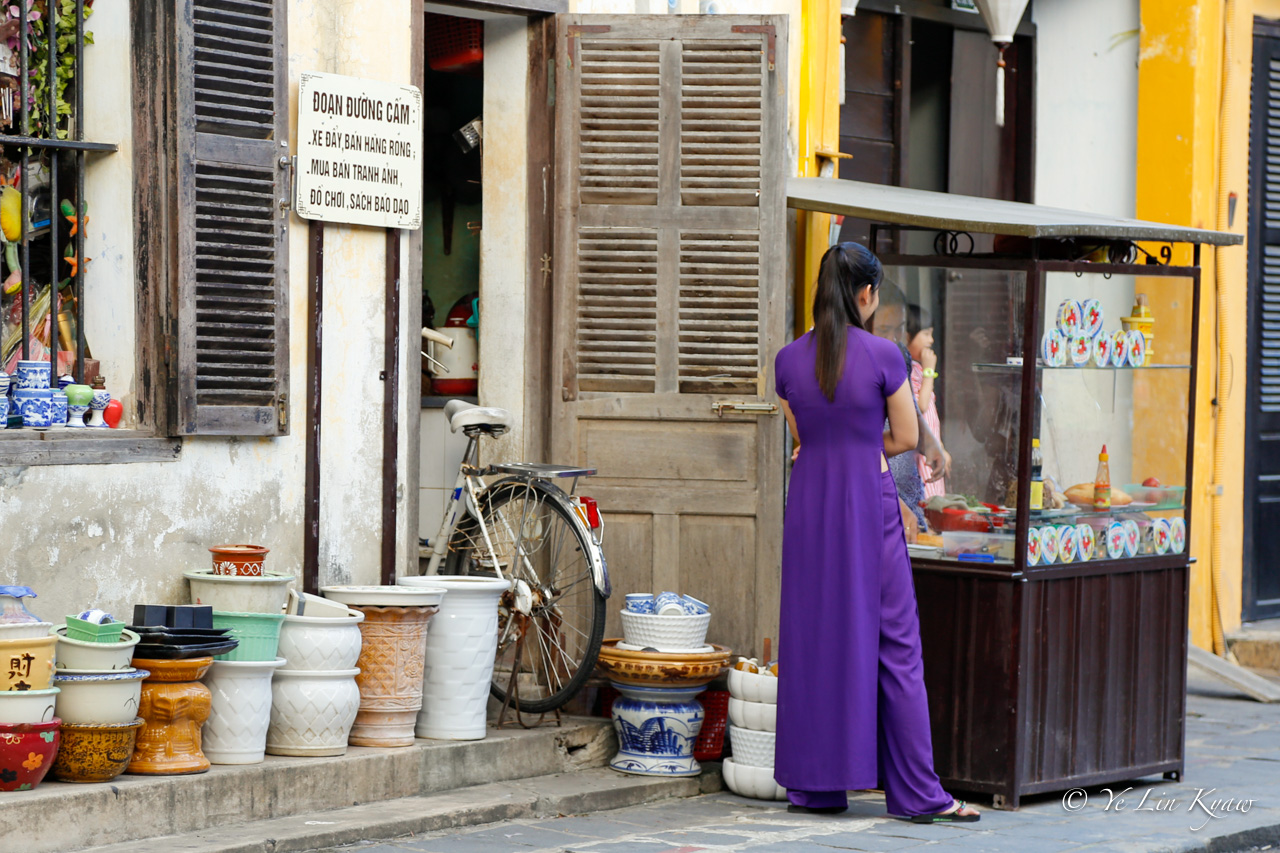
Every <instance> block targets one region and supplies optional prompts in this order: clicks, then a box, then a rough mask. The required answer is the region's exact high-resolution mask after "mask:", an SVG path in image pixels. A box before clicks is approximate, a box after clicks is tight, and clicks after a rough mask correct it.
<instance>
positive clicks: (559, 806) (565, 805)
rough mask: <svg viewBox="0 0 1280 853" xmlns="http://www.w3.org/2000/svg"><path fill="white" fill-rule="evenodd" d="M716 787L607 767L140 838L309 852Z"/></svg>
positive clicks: (119, 851) (121, 851)
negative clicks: (628, 774)
mask: <svg viewBox="0 0 1280 853" xmlns="http://www.w3.org/2000/svg"><path fill="white" fill-rule="evenodd" d="M719 787H720V777H719V773H718V771H717V769H716V766H715V765H712V766H711V767H709V768H708V772H706V773H704V774H703V776H701V777H695V778H692V779H657V778H649V777H644V776H625V775H623V774H621V773H618V772H616V771H614V770H610V769H608V768H607V767H606V768H595V769H591V770H579V771H576V772H573V773H559V774H553V775H548V776H539V777H536V778H532V779H523V780H518V781H512V782H495V783H491V784H487V785H476V786H474V787H470V788H463V789H461V790H457V791H448V792H443V793H438V794H430V795H427V796H420V797H402V798H400V799H395V800H385V801H383V802H378V803H367V804H363V805H357V806H350V807H347V808H342V809H332V810H328V811H320V812H314V813H312V814H302V815H294V816H292V817H282V818H276V819H274V820H263V821H256V822H253V823H240V824H227V825H222V826H216V827H211V828H208V829H204V830H200V831H196V832H188V833H183V834H181V835H172V836H165V837H160V838H152V839H150V840H148V842H147V849H151V850H163V851H165V853H295V852H296V851H314V850H322V849H327V848H331V847H338V846H340V845H344V844H353V843H355V842H358V841H380V840H384V839H390V838H398V837H401V836H408V835H420V834H422V833H424V832H437V831H440V830H447V829H454V828H458V827H469V826H478V825H480V824H486V823H494V822H497V821H503V820H512V819H519V818H545V817H555V816H557V815H569V814H584V813H586V812H597V811H604V810H608V809H620V808H626V807H627V806H635V805H641V804H643V803H651V802H654V801H656V800H664V799H668V798H672V797H692V796H695V795H697V794H699V793H710V792H712V791H714V790H719ZM138 849H139V845H138V843H137V842H123V843H115V844H108V845H103V846H98V847H91V848H89V849H87V850H84V851H82V853H137V851H138Z"/></svg>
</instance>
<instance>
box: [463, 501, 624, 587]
mask: <svg viewBox="0 0 1280 853" xmlns="http://www.w3.org/2000/svg"><path fill="white" fill-rule="evenodd" d="M507 484H518V485H525V484H528V485H529V486H530V487H532V488H534V489H537V490H538V491H539V492H540V493H541V494H543V495H545V496H546V497H547V499H548V500H553V501H555V502H556V503H557V504H558V505H559V506H560V507H562V508H563V509H564V511H565V512H567V513H568V515H569V518H570V519H572V522H573V524H575V525H577V527H578V529H579V530H580V531H582V533H583V534H584V538H585V539H586V541H588V542H590V543H591V547H590V548H589V549H588V551H589V553H588V554H587V559H588V560H590V562H591V579H592V582H593V583H594V584H595V587H596V590H597V591H598V592H599V593H600V594H601V595H602V596H604V597H605V598H608V597H609V596H610V595H612V594H613V584H612V582H610V580H609V566H608V564H607V563H606V562H605V559H604V551H603V550H602V549H601V548H600V546H599V545H597V544H596V542H595V539H594V537H592V535H591V531H590V530H587V529H585V527H584V525H583V524H582V520H581V519H580V518H578V514H577V513H576V512H574V509H573V504H572V503H571V502H570V500H569V496H568V495H566V494H565V493H564V491H563V490H562V489H560V488H559V487H558V486H555V485H552V484H551V483H548V482H546V481H545V480H537V479H534V480H522V479H520V478H519V477H504V478H502V479H501V480H496V481H494V482H492V483H490V484H489V486H488V488H486V489H485V491H486V492H487V491H489V490H490V489H496V488H498V487H499V486H505V485H507ZM482 494H483V493H482Z"/></svg>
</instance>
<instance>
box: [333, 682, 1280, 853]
mask: <svg viewBox="0 0 1280 853" xmlns="http://www.w3.org/2000/svg"><path fill="white" fill-rule="evenodd" d="M1188 715H1189V718H1188V724H1187V754H1188V766H1187V773H1186V780H1185V781H1184V782H1182V783H1171V782H1164V781H1161V780H1158V779H1147V780H1139V781H1136V782H1134V783H1132V790H1130V791H1128V792H1127V793H1123V794H1122V793H1121V791H1122V789H1124V788H1125V787H1128V786H1127V785H1113V786H1108V787H1110V788H1111V789H1112V794H1108V793H1107V791H1105V790H1102V789H1096V788H1095V789H1089V790H1088V791H1085V792H1084V794H1083V795H1082V794H1075V795H1073V796H1072V797H1071V798H1070V803H1069V805H1070V807H1071V809H1068V808H1067V807H1066V806H1065V805H1064V799H1063V796H1062V795H1061V794H1055V795H1051V796H1045V797H1035V798H1028V799H1024V800H1023V805H1022V807H1021V808H1020V809H1019V810H1018V811H1016V812H997V811H994V810H992V809H990V808H984V809H983V818H982V820H981V821H980V822H978V823H976V824H957V825H950V826H920V825H916V824H911V823H909V822H906V821H900V820H894V819H892V818H889V817H886V816H885V814H884V800H883V797H881V796H879V795H876V794H872V793H863V794H859V795H857V796H855V797H854V798H853V799H852V801H851V807H850V809H849V812H848V813H846V814H844V815H840V816H838V817H815V816H808V815H804V816H800V815H791V814H788V813H787V812H786V810H785V807H784V805H783V804H780V803H765V802H761V801H757V800H747V799H743V798H741V797H737V796H734V795H732V794H729V793H721V794H713V795H709V796H704V797H698V798H694V799H685V800H668V801H665V802H660V803H656V804H653V805H647V806H640V807H636V808H629V809H621V810H618V811H610V812H599V813H596V814H590V815H573V816H566V817H561V818H557V819H553V820H541V821H508V822H504V823H498V824H490V825H488V826H485V827H481V828H478V829H474V830H469V831H455V832H448V833H436V834H432V835H429V836H420V837H417V838H399V839H394V840H389V841H379V842H372V841H371V842H368V843H364V844H358V845H352V846H348V847H344V848H340V849H341V850H343V851H359V853H406V851H418V853H488V851H518V853H534V851H557V853H561V852H562V851H563V853H695V852H696V851H702V850H706V851H727V850H750V851H752V853H773V851H778V852H779V853H832V851H840V850H854V851H888V850H909V849H914V848H920V849H923V848H926V847H929V848H934V849H938V848H941V849H946V850H971V851H1006V850H1007V851H1014V853H1051V851H1059V850H1099V851H1130V853H1138V851H1156V850H1171V851H1184V850H1213V851H1228V850H1245V849H1251V848H1253V849H1268V846H1270V847H1271V848H1276V847H1280V707H1275V706H1267V705H1261V704H1258V703H1256V702H1252V701H1249V700H1245V699H1242V698H1238V697H1237V696H1236V695H1235V694H1234V693H1232V692H1231V691H1229V690H1228V689H1226V688H1223V687H1219V686H1218V684H1217V682H1214V681H1211V680H1209V679H1207V678H1205V677H1203V676H1199V675H1198V674H1197V673H1195V672H1194V671H1193V672H1192V674H1191V691H1190V695H1189V697H1188ZM1201 791H1203V793H1201ZM1197 794H1199V799H1198V800H1197ZM1144 796H1145V800H1144V799H1143V798H1144ZM979 807H980V808H981V807H982V805H981V803H979ZM1210 812H1212V815H1210Z"/></svg>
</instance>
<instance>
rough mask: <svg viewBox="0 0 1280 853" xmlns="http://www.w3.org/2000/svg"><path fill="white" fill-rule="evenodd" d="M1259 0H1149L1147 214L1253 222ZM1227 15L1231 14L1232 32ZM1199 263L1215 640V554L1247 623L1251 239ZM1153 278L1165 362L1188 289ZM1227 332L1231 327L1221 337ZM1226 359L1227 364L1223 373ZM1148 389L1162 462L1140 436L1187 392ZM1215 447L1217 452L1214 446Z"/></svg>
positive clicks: (1223, 613) (1195, 601)
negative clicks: (1254, 51) (1228, 196)
mask: <svg viewBox="0 0 1280 853" xmlns="http://www.w3.org/2000/svg"><path fill="white" fill-rule="evenodd" d="M1261 5H1264V4H1263V3H1260V2H1259V3H1250V2H1248V0H1246V2H1229V3H1223V2H1221V0H1142V4H1141V35H1140V39H1141V47H1140V53H1139V76H1138V87H1139V92H1138V157H1137V162H1138V171H1137V199H1136V202H1137V203H1136V213H1137V216H1138V217H1139V218H1141V219H1153V220H1156V221H1160V222H1170V223H1176V224H1184V225H1191V226H1195V227H1201V228H1214V229H1219V230H1231V231H1236V232H1238V233H1241V234H1244V233H1245V231H1246V230H1247V223H1248V131H1249V110H1248V105H1249V76H1250V75H1249V68H1250V64H1251V61H1252V56H1251V31H1252V17H1253V12H1254V7H1255V6H1261ZM1265 5H1274V6H1276V7H1280V2H1275V0H1272V2H1270V3H1267V4H1265ZM1231 7H1234V10H1233V9H1232V8H1231ZM1232 12H1234V14H1232ZM1228 20H1231V21H1232V22H1233V24H1232V26H1231V27H1230V33H1228V32H1227V22H1228ZM1228 36H1230V38H1228ZM1228 43H1229V45H1230V46H1229V48H1228ZM1224 73H1230V75H1231V77H1230V92H1231V94H1230V98H1229V100H1227V101H1225V102H1224V100H1223V97H1222V93H1223V83H1224ZM1224 106H1225V107H1226V108H1227V109H1226V110H1225V118H1224ZM1224 128H1225V141H1224V133H1223V130H1224ZM1220 190H1223V191H1225V192H1235V193H1236V194H1237V197H1238V199H1239V201H1238V204H1237V208H1236V212H1235V217H1234V221H1233V222H1232V224H1231V225H1230V226H1229V225H1228V222H1227V217H1226V215H1225V213H1223V212H1221V211H1220V205H1219V191H1220ZM1174 261H1175V263H1190V261H1191V253H1190V250H1189V248H1185V247H1184V248H1183V249H1182V250H1180V252H1179V253H1176V254H1175V258H1174ZM1201 264H1202V267H1203V277H1202V301H1201V312H1200V330H1199V331H1200V342H1201V343H1200V355H1199V361H1198V375H1199V378H1198V381H1197V387H1196V399H1197V405H1196V412H1195V428H1196V441H1195V478H1194V482H1192V483H1190V484H1188V495H1189V496H1190V498H1191V500H1192V502H1193V523H1192V529H1191V537H1190V548H1191V553H1192V555H1193V556H1195V558H1196V560H1197V562H1196V564H1195V566H1194V567H1193V569H1192V577H1191V606H1190V627H1191V631H1192V640H1193V641H1194V642H1195V643H1196V645H1198V646H1202V647H1204V648H1212V647H1213V636H1214V633H1215V632H1214V630H1213V621H1214V603H1213V594H1212V580H1211V577H1212V571H1211V570H1212V568H1213V566H1214V563H1215V561H1216V567H1217V570H1218V574H1219V587H1218V591H1219V595H1220V602H1219V604H1218V607H1217V610H1218V613H1219V615H1220V617H1221V620H1222V628H1223V629H1224V630H1226V631H1231V630H1232V629H1234V628H1235V627H1238V625H1239V622H1240V609H1241V568H1242V544H1243V527H1242V513H1243V509H1244V505H1243V492H1244V474H1243V469H1244V451H1243V448H1244V404H1245V396H1244V391H1245V388H1244V380H1245V370H1246V367H1245V365H1246V354H1247V350H1246V340H1245V332H1246V329H1245V318H1246V317H1247V302H1246V268H1245V248H1244V247H1243V246H1238V247H1230V248H1225V249H1218V250H1214V249H1212V248H1208V247H1206V248H1205V249H1204V250H1203V254H1202V256H1201ZM1146 284H1147V282H1145V281H1144V280H1141V279H1140V280H1139V282H1138V285H1139V286H1138V290H1139V291H1142V292H1147V293H1148V294H1149V295H1150V296H1151V298H1152V306H1151V307H1152V313H1153V314H1154V315H1155V317H1156V318H1157V327H1156V335H1157V342H1156V348H1157V352H1158V354H1159V357H1160V359H1161V360H1162V361H1164V360H1165V359H1166V358H1168V359H1170V360H1172V359H1174V358H1176V357H1177V356H1178V355H1179V353H1177V352H1176V350H1172V349H1171V348H1170V347H1168V346H1165V347H1164V348H1163V349H1162V348H1161V342H1162V338H1163V340H1164V341H1165V342H1170V341H1172V340H1174V339H1176V338H1177V337H1179V335H1181V334H1186V333H1189V331H1190V329H1189V326H1190V305H1189V304H1187V301H1186V299H1185V298H1178V297H1176V296H1170V295H1168V294H1167V292H1166V295H1163V296H1162V295H1160V291H1159V290H1158V289H1157V288H1154V287H1150V286H1145V285H1146ZM1219 310H1221V311H1222V315H1221V317H1222V319H1225V321H1226V323H1225V328H1224V329H1219V325H1218V324H1219V320H1220V315H1219ZM1220 331H1225V334H1224V335H1222V336H1221V340H1219V339H1218V338H1219V332H1220ZM1220 366H1222V367H1223V368H1224V369H1223V370H1221V371H1220V370H1219V368H1220ZM1152 384H1153V386H1155V385H1156V383H1152ZM1150 390H1151V391H1152V393H1149V394H1146V395H1143V399H1141V400H1140V401H1138V402H1137V403H1136V404H1135V413H1134V432H1135V470H1144V467H1143V466H1147V467H1150V468H1152V469H1153V470H1154V469H1157V468H1159V467H1160V462H1159V458H1158V454H1159V453H1161V452H1162V451H1164V450H1166V448H1163V447H1162V445H1161V442H1159V441H1156V440H1153V437H1151V436H1146V437H1144V440H1143V441H1141V442H1140V441H1139V438H1140V437H1143V436H1142V433H1143V431H1144V430H1148V429H1150V427H1149V425H1150V424H1159V423H1161V422H1162V421H1164V420H1165V418H1167V412H1168V407H1169V406H1170V405H1171V404H1173V403H1175V402H1176V400H1177V399H1180V397H1181V392H1180V391H1178V392H1175V391H1173V389H1171V388H1169V387H1167V386H1166V387H1164V388H1163V389H1161V388H1159V387H1152V388H1151V389H1150ZM1215 399H1216V400H1217V405H1216V406H1215V405H1214V400H1215ZM1215 446H1216V449H1217V450H1218V451H1219V454H1220V456H1216V454H1215ZM1145 457H1149V458H1145ZM1215 502H1216V503H1217V507H1216V510H1217V511H1216V512H1214V510H1215ZM1215 521H1216V524H1215Z"/></svg>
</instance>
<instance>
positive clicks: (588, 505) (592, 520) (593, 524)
mask: <svg viewBox="0 0 1280 853" xmlns="http://www.w3.org/2000/svg"><path fill="white" fill-rule="evenodd" d="M578 502H579V503H581V504H582V508H583V509H585V510H586V511H587V527H590V528H591V529H592V530H599V529H600V504H599V503H597V502H596V499H595V498H589V497H587V496H585V495H583V496H582V497H579V498H578Z"/></svg>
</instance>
